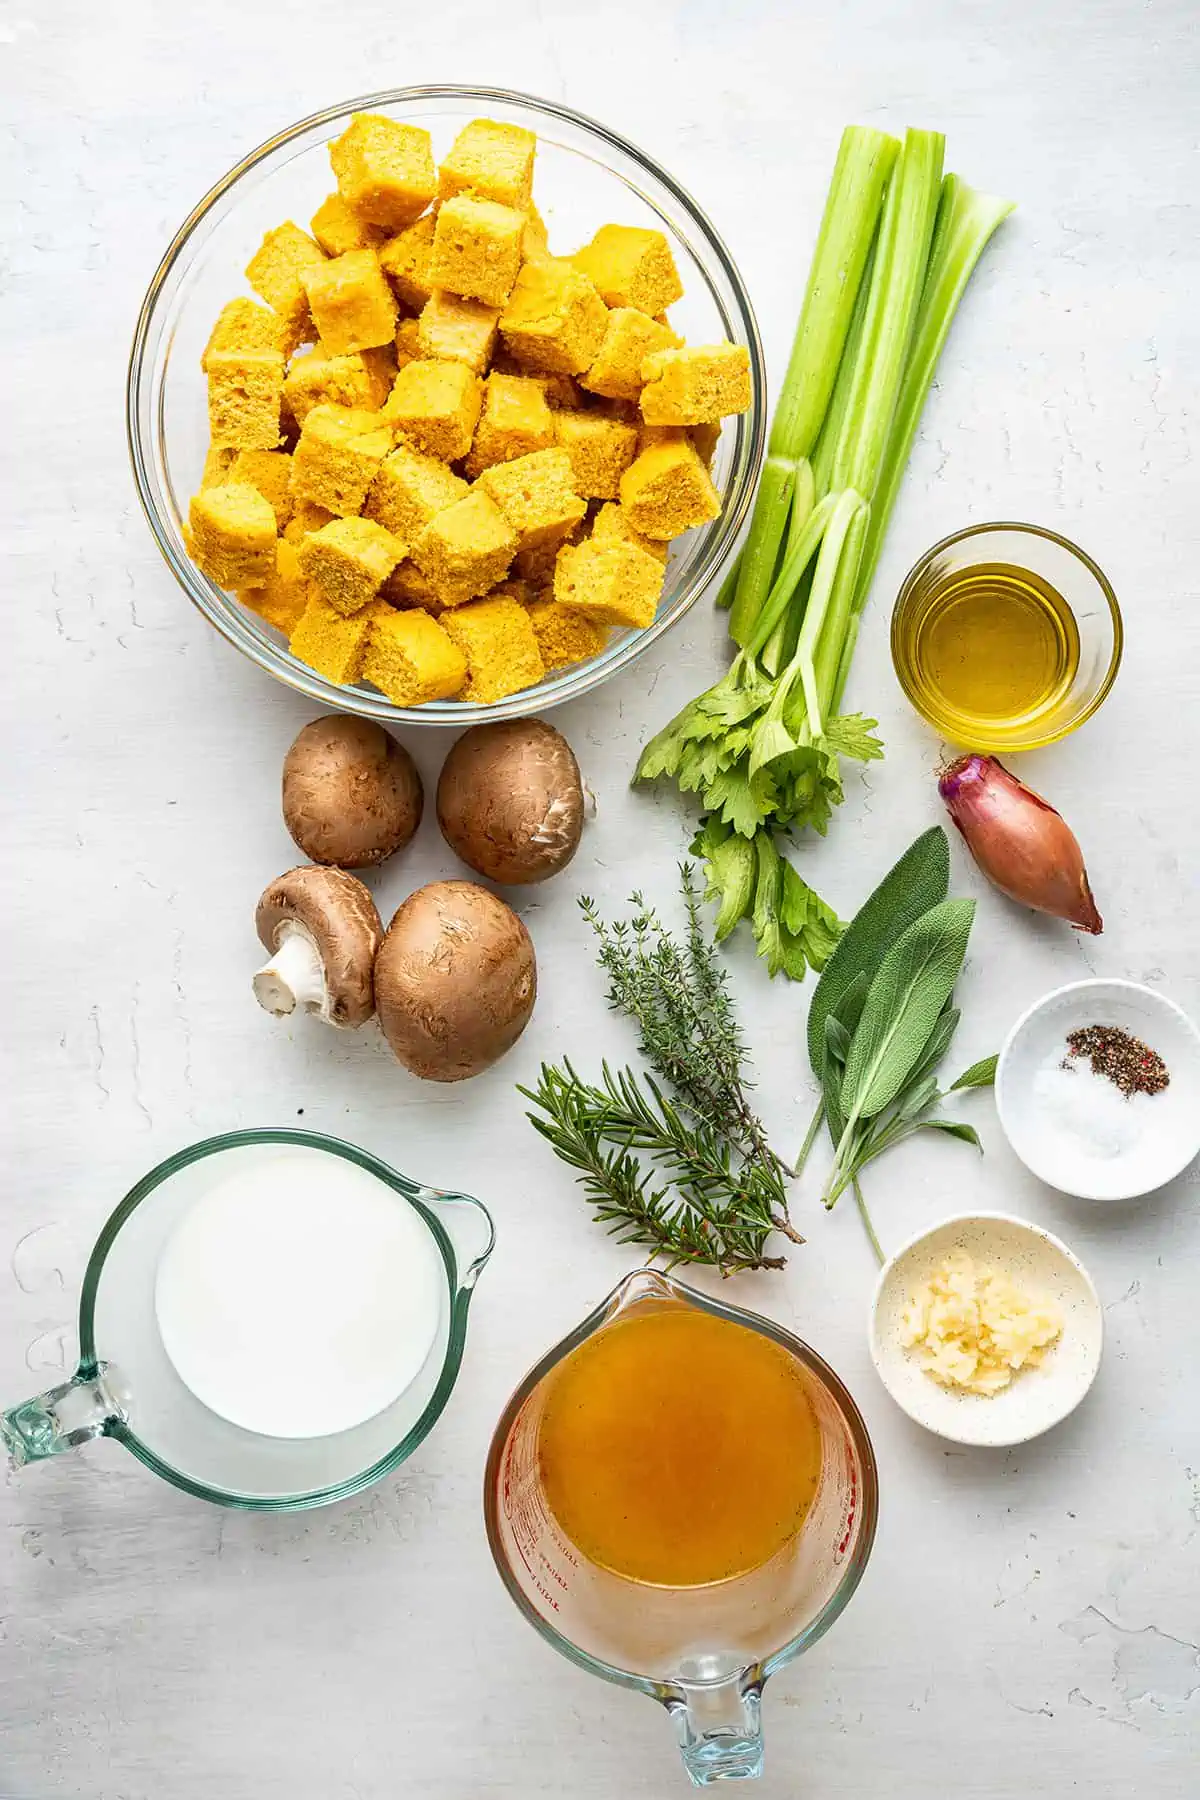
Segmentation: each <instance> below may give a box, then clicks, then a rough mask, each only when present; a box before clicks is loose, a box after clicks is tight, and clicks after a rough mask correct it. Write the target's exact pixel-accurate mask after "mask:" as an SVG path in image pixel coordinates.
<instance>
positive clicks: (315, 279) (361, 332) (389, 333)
mask: <svg viewBox="0 0 1200 1800" xmlns="http://www.w3.org/2000/svg"><path fill="white" fill-rule="evenodd" d="M302 280H303V282H304V291H305V293H306V294H307V295H308V304H309V309H310V310H311V312H312V316H313V323H314V324H315V325H316V327H317V330H318V332H319V333H320V337H321V342H322V344H323V345H324V346H325V348H326V350H328V351H330V353H331V354H332V355H334V356H349V355H352V354H353V352H354V351H356V350H367V349H370V348H372V347H373V346H376V345H379V344H390V343H391V342H392V340H393V338H394V337H395V335H396V320H397V318H398V316H399V311H400V309H399V307H398V306H397V304H396V296H395V294H393V292H392V290H391V288H390V287H389V286H388V283H387V281H386V280H385V279H384V273H383V270H382V269H381V268H380V266H379V258H378V257H377V256H376V254H375V252H374V251H373V250H347V252H346V254H345V255H344V256H335V257H332V258H330V259H329V260H328V261H326V262H323V263H322V264H321V266H320V268H314V269H309V270H307V271H306V272H305V274H304V275H303V276H302Z"/></svg>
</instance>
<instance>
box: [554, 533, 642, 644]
mask: <svg viewBox="0 0 1200 1800" xmlns="http://www.w3.org/2000/svg"><path fill="white" fill-rule="evenodd" d="M662 585H663V566H662V564H661V563H660V562H659V560H658V558H657V557H654V556H650V555H648V554H647V552H646V551H645V550H639V549H638V547H637V545H636V544H629V543H625V542H623V541H622V540H621V539H620V538H599V539H597V538H594V537H592V538H586V539H585V540H584V542H583V543H582V544H568V545H567V547H566V549H564V550H560V551H559V553H558V561H557V562H556V563H555V565H554V598H555V599H556V600H557V601H558V602H559V604H560V605H561V606H568V607H577V608H579V609H580V610H582V611H583V612H586V613H587V614H588V616H589V617H590V618H592V619H594V620H596V621H597V623H600V624H605V625H628V626H631V627H633V628H635V629H638V630H640V629H641V628H642V627H643V626H646V625H652V624H653V623H654V615H655V613H656V612H657V610H658V602H659V597H660V596H661V594H662Z"/></svg>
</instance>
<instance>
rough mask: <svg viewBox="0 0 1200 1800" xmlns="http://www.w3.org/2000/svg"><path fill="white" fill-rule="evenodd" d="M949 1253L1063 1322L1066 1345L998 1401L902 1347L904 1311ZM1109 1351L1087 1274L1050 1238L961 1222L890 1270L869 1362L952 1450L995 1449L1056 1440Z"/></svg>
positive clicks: (875, 1309) (936, 1229)
mask: <svg viewBox="0 0 1200 1800" xmlns="http://www.w3.org/2000/svg"><path fill="white" fill-rule="evenodd" d="M952 1250H965V1251H966V1253H967V1255H968V1256H970V1257H972V1258H974V1259H975V1260H976V1261H977V1262H981V1263H988V1264H990V1265H991V1266H992V1267H993V1268H996V1269H999V1270H1001V1271H1002V1272H1003V1273H1004V1274H1007V1275H1011V1276H1012V1278H1013V1280H1014V1281H1015V1282H1016V1283H1017V1285H1018V1286H1019V1287H1021V1288H1023V1289H1026V1290H1028V1291H1029V1292H1030V1293H1031V1294H1037V1295H1044V1296H1045V1297H1046V1298H1048V1299H1050V1300H1052V1301H1053V1302H1054V1304H1055V1305H1056V1306H1057V1307H1058V1309H1059V1311H1060V1312H1061V1314H1062V1319H1063V1329H1062V1336H1061V1337H1060V1338H1059V1340H1058V1342H1057V1343H1056V1344H1055V1345H1054V1346H1053V1347H1052V1348H1051V1349H1050V1350H1048V1351H1047V1353H1046V1357H1045V1360H1044V1361H1043V1362H1042V1363H1040V1364H1039V1365H1038V1366H1037V1367H1036V1368H1027V1369H1022V1370H1020V1371H1019V1372H1018V1373H1017V1375H1015V1376H1014V1378H1013V1380H1012V1381H1011V1382H1010V1383H1009V1385H1008V1387H1006V1388H1002V1389H1001V1390H1000V1392H999V1393H997V1394H967V1393H961V1392H957V1391H955V1390H953V1389H950V1388H945V1387H942V1385H941V1384H940V1382H937V1381H935V1380H934V1379H933V1377H932V1376H931V1375H927V1374H926V1373H925V1371H924V1369H923V1368H922V1367H921V1365H920V1362H919V1361H918V1359H917V1357H916V1356H915V1355H914V1354H913V1353H912V1352H911V1351H909V1350H906V1349H905V1347H904V1345H903V1344H902V1343H901V1341H900V1320H901V1316H902V1314H903V1312H904V1308H905V1307H906V1306H907V1304H908V1302H909V1301H910V1300H911V1299H912V1297H913V1294H914V1293H915V1292H916V1290H917V1288H918V1287H920V1285H921V1283H922V1282H923V1281H926V1280H927V1279H928V1278H929V1276H930V1275H932V1274H933V1272H934V1270H935V1269H936V1268H937V1266H938V1264H939V1263H941V1262H942V1261H943V1260H944V1259H945V1258H946V1256H947V1255H949V1253H950V1252H951V1251H952ZM1103 1343H1104V1314H1103V1312H1102V1311H1101V1307H1100V1300H1099V1296H1098V1295H1097V1293H1096V1290H1095V1288H1094V1287H1093V1286H1092V1282H1091V1278H1090V1276H1089V1275H1088V1273H1087V1271H1086V1269H1085V1268H1084V1267H1083V1264H1082V1263H1081V1262H1080V1261H1079V1259H1078V1258H1077V1257H1076V1256H1074V1255H1072V1253H1071V1251H1070V1250H1068V1249H1067V1246H1066V1245H1065V1244H1064V1243H1062V1241H1061V1240H1060V1239H1059V1238H1056V1237H1053V1236H1052V1235H1051V1233H1050V1232H1048V1231H1043V1230H1042V1229H1041V1227H1040V1226H1039V1225H1031V1224H1030V1223H1029V1222H1028V1221H1027V1220H1025V1219H1014V1218H1010V1217H1009V1216H1008V1215H1007V1214H1006V1213H964V1214H962V1215H961V1216H960V1217H957V1218H952V1219H943V1220H942V1222H941V1224H940V1225H934V1226H933V1227H932V1229H931V1230H929V1231H923V1232H921V1233H919V1235H918V1236H917V1237H915V1238H912V1239H910V1241H909V1242H908V1243H907V1244H905V1245H904V1246H903V1248H902V1249H900V1250H897V1252H896V1254H895V1255H894V1256H893V1257H891V1259H890V1260H889V1261H888V1262H887V1263H885V1264H884V1267H883V1269H882V1270H881V1271H880V1275H879V1281H878V1283H877V1285H876V1288H875V1295H874V1298H873V1300H872V1302H871V1323H870V1344H871V1360H872V1362H873V1363H874V1364H875V1367H876V1368H877V1369H878V1371H879V1374H880V1378H881V1379H882V1381H883V1385H884V1386H885V1387H886V1389H887V1391H888V1393H889V1394H890V1395H891V1396H892V1399H893V1400H894V1401H895V1402H896V1404H897V1405H898V1406H901V1407H903V1409H904V1411H905V1412H906V1413H907V1414H908V1416H909V1418H910V1419H915V1420H916V1422H917V1424H918V1425H924V1427H925V1428H926V1430H927V1431H933V1432H936V1434H937V1435H938V1437H943V1438H949V1440H950V1442H951V1443H954V1444H979V1445H986V1446H989V1447H993V1448H998V1447H1001V1446H1006V1445H1010V1444H1023V1443H1026V1442H1027V1441H1028V1440H1029V1439H1030V1438H1035V1437H1040V1436H1041V1434H1042V1432H1043V1431H1049V1429H1050V1427H1051V1426H1052V1425H1057V1424H1058V1423H1059V1421H1060V1420H1062V1419H1065V1418H1066V1416H1067V1414H1068V1413H1071V1412H1074V1410H1075V1408H1076V1407H1077V1406H1078V1405H1079V1402H1080V1401H1081V1400H1082V1399H1083V1396H1084V1395H1085V1394H1086V1393H1087V1391H1088V1389H1089V1388H1090V1387H1091V1385H1092V1382H1093V1381H1094V1380H1095V1377H1096V1370H1097V1369H1098V1368H1099V1366H1100V1351H1101V1348H1102V1346H1103Z"/></svg>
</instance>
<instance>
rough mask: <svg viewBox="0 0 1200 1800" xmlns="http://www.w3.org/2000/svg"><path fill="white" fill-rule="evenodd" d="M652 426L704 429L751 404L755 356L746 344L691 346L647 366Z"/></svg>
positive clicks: (645, 410)
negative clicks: (751, 374) (751, 367)
mask: <svg viewBox="0 0 1200 1800" xmlns="http://www.w3.org/2000/svg"><path fill="white" fill-rule="evenodd" d="M642 376H643V379H644V382H645V386H644V387H643V388H642V417H643V419H645V421H646V423H647V425H703V424H706V423H711V422H712V421H713V420H716V419H723V418H725V417H727V416H728V414H730V413H743V412H745V411H746V409H747V407H748V406H749V405H750V352H749V351H748V350H747V349H746V348H745V346H744V345H743V344H685V345H682V346H680V347H678V348H675V349H664V350H657V351H654V352H652V353H651V354H650V355H649V356H647V357H646V359H645V361H644V362H643V364H642Z"/></svg>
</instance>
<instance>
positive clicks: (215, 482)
mask: <svg viewBox="0 0 1200 1800" xmlns="http://www.w3.org/2000/svg"><path fill="white" fill-rule="evenodd" d="M237 455H238V452H237V451H236V450H223V449H222V448H221V446H220V445H219V444H210V445H209V446H208V449H207V450H206V451H205V452H204V467H203V468H202V469H201V471H200V486H201V487H202V488H206V487H220V486H221V484H222V483H223V482H225V481H227V480H228V479H229V471H230V469H231V468H232V467H233V459H234V457H235V456H237Z"/></svg>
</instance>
